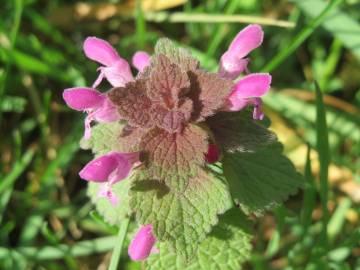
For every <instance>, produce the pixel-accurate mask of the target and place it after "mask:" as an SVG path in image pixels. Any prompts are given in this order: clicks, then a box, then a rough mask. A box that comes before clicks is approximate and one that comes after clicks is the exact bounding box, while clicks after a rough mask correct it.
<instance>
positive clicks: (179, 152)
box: [141, 124, 208, 192]
mask: <svg viewBox="0 0 360 270" xmlns="http://www.w3.org/2000/svg"><path fill="white" fill-rule="evenodd" d="M207 139H208V136H207V133H206V131H205V130H204V129H202V128H200V127H198V126H196V125H191V124H190V125H188V126H187V127H185V129H184V130H183V132H179V133H168V132H166V131H164V130H161V129H158V128H155V129H153V130H151V131H150V132H149V133H148V134H146V135H145V136H143V138H142V142H141V149H142V150H143V152H144V154H145V156H147V158H146V162H145V165H146V167H147V170H148V172H149V174H150V175H151V176H153V177H156V178H158V179H161V180H163V181H165V182H166V185H167V186H169V187H170V188H174V189H176V190H177V191H179V192H181V191H183V190H184V189H185V188H186V186H187V184H188V181H187V178H189V177H193V176H196V174H197V173H198V170H199V168H201V167H202V166H203V165H204V163H205V161H204V154H205V153H206V152H207V149H208V141H207Z"/></svg>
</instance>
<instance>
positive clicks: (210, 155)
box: [205, 143, 220, 164]
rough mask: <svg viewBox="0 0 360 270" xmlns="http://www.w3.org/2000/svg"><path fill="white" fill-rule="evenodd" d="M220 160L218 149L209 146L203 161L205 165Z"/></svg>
mask: <svg viewBox="0 0 360 270" xmlns="http://www.w3.org/2000/svg"><path fill="white" fill-rule="evenodd" d="M219 158H220V149H219V147H217V146H216V145H215V144H213V143H211V144H209V149H208V152H207V153H206V155H205V161H206V162H207V163H210V164H211V163H215V162H216V161H218V160H219Z"/></svg>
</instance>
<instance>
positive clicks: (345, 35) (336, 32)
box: [293, 0, 360, 59]
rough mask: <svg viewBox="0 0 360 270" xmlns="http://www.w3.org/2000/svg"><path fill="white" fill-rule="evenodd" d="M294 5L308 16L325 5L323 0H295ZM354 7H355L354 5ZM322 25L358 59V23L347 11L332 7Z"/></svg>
mask: <svg viewBox="0 0 360 270" xmlns="http://www.w3.org/2000/svg"><path fill="white" fill-rule="evenodd" d="M293 1H294V0H293ZM294 2H295V3H296V5H297V6H298V7H299V8H300V9H301V10H302V11H303V12H304V13H305V14H306V15H308V16H310V17H315V16H316V15H317V14H319V12H320V10H322V9H323V8H324V7H325V6H326V2H325V1H323V0H295V1H294ZM355 8H356V7H355ZM322 26H323V27H324V28H325V29H326V30H327V31H329V32H330V33H331V34H332V35H333V36H334V37H336V38H337V39H339V40H340V41H341V43H343V44H344V46H345V47H346V48H348V49H349V50H350V51H351V52H352V53H353V54H354V55H355V56H356V57H357V58H358V59H360V46H359V44H360V24H359V21H356V19H355V18H352V17H351V16H349V14H348V13H345V12H341V11H340V10H338V9H336V8H335V9H334V13H333V14H332V16H330V17H328V18H327V19H326V20H325V21H324V22H323V23H322Z"/></svg>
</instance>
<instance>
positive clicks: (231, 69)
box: [219, 52, 249, 80]
mask: <svg viewBox="0 0 360 270" xmlns="http://www.w3.org/2000/svg"><path fill="white" fill-rule="evenodd" d="M248 63H249V59H248V58H244V59H238V58H236V57H234V56H233V54H231V53H230V52H225V53H224V54H223V55H222V56H221V59H220V63H219V75H220V76H221V77H224V78H228V79H231V80H234V79H236V78H237V77H238V76H239V75H240V74H241V73H243V72H244V71H245V70H246V68H247V65H248Z"/></svg>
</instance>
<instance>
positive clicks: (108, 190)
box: [97, 183, 119, 206]
mask: <svg viewBox="0 0 360 270" xmlns="http://www.w3.org/2000/svg"><path fill="white" fill-rule="evenodd" d="M97 196H98V197H99V198H106V199H108V200H109V202H110V203H111V204H112V205H114V206H116V205H117V204H118V203H119V197H118V196H117V195H116V194H115V193H114V191H113V190H112V186H111V185H109V184H108V183H104V184H102V185H101V187H100V190H99V193H98V195H97Z"/></svg>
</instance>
